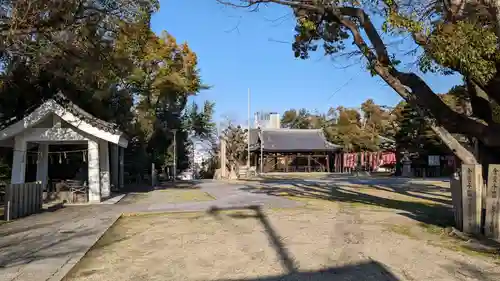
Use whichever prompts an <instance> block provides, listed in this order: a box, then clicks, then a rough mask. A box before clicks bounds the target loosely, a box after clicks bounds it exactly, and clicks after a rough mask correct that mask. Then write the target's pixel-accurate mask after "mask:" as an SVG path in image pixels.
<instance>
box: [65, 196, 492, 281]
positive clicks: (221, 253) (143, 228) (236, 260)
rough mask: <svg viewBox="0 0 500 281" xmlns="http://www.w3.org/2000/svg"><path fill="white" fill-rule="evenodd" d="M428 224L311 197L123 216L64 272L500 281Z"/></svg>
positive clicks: (119, 276) (88, 276) (488, 261)
mask: <svg viewBox="0 0 500 281" xmlns="http://www.w3.org/2000/svg"><path fill="white" fill-rule="evenodd" d="M433 230H434V231H429V229H426V228H425V227H422V226H421V223H420V222H418V221H416V220H415V219H414V218H412V217H411V216H402V215H401V214H400V213H399V212H396V211H394V209H391V208H388V207H387V206H385V207H382V208H380V207H374V206H370V205H362V206H360V205H358V204H350V203H345V202H344V203H339V202H328V201H325V200H313V199H308V201H307V205H306V206H304V207H300V208H294V209H260V208H255V209H251V208H250V209H242V210H230V211H220V212H219V211H214V212H199V213H183V214H180V213H177V214H156V215H139V216H129V217H123V218H121V219H120V220H119V221H118V222H117V224H116V225H115V226H114V227H112V228H111V229H110V230H109V231H108V232H107V233H106V234H105V235H104V236H103V237H102V238H101V240H100V241H99V242H98V243H97V244H96V245H95V246H94V247H93V249H92V250H91V251H90V252H89V253H88V254H87V255H86V257H84V259H83V260H82V261H81V262H80V263H79V264H78V265H77V266H76V267H75V268H74V269H73V270H72V272H70V274H69V275H68V276H67V277H66V278H65V280H68V281H69V280H72V281H77V280H78V281H86V280H120V281H126V280H134V281H135V280H144V281H145V280H148V281H149V280H151V281H154V280H158V281H160V280H162V281H164V280H176V281H177V280H200V281H201V280H243V279H244V280H256V281H257V280H261V281H277V280H339V281H343V280H356V281H358V280H409V281H413V280H446V281H448V280H449V281H452V280H484V281H493V280H500V267H499V266H498V264H497V262H498V260H497V259H496V258H494V257H489V256H487V255H480V254H477V255H476V254H473V253H470V252H468V251H463V250H461V248H459V247H456V245H457V243H456V241H455V240H454V239H452V238H449V237H446V236H445V235H443V234H442V233H439V231H435V229H434V228H433ZM454 246H455V247H454Z"/></svg>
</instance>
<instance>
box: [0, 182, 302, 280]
mask: <svg viewBox="0 0 500 281" xmlns="http://www.w3.org/2000/svg"><path fill="white" fill-rule="evenodd" d="M242 187H243V186H241V185H232V184H227V183H217V182H207V183H203V184H201V188H202V190H203V191H205V192H208V193H209V194H211V195H212V196H214V197H215V198H217V200H215V201H207V202H193V203H183V204H162V203H161V202H158V203H156V204H152V205H151V204H150V205H141V204H131V205H120V204H117V205H92V206H70V207H65V208H63V209H60V210H57V211H55V212H46V213H42V214H37V215H33V216H30V217H27V218H24V219H20V220H17V221H14V222H11V223H6V224H4V225H1V226H0V281H59V280H61V279H62V278H63V277H64V276H65V275H66V274H67V272H68V271H69V270H70V269H71V268H72V267H73V266H74V265H75V264H76V263H77V262H78V261H79V260H80V259H81V258H82V257H83V256H84V255H85V254H86V253H87V251H88V250H89V249H90V248H91V247H92V245H94V243H95V242H97V240H98V239H99V238H100V237H101V236H102V235H103V234H104V232H106V230H107V229H108V228H109V227H111V226H112V225H113V223H114V222H115V221H116V220H117V219H118V218H119V216H120V215H121V214H122V213H125V212H158V211H204V210H208V209H210V208H211V207H214V206H215V207H218V208H230V207H240V206H248V205H263V206H265V207H271V208H286V207H296V206H300V205H301V204H300V203H298V202H294V201H291V200H287V199H284V198H278V197H271V196H268V195H265V194H252V193H249V192H246V191H243V190H241V188H242Z"/></svg>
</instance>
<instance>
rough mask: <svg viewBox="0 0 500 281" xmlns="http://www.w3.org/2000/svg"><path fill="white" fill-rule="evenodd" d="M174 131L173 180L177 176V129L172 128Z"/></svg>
mask: <svg viewBox="0 0 500 281" xmlns="http://www.w3.org/2000/svg"><path fill="white" fill-rule="evenodd" d="M172 132H173V133H174V181H175V180H176V178H177V129H172Z"/></svg>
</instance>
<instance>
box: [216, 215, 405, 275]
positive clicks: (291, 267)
mask: <svg viewBox="0 0 500 281" xmlns="http://www.w3.org/2000/svg"><path fill="white" fill-rule="evenodd" d="M226 210H251V211H253V214H251V215H249V214H241V213H237V214H231V213H229V214H227V216H228V217H230V218H233V219H256V220H258V221H259V222H260V224H261V225H262V226H263V228H264V231H265V233H266V235H267V236H268V239H269V242H270V245H271V246H272V247H273V249H274V250H275V251H276V253H277V255H278V257H279V260H280V262H281V265H282V266H283V268H284V269H285V271H286V274H284V275H279V276H266V277H257V278H247V279H238V280H249V281H292V280H293V281H303V280H304V281H305V280H308V281H326V280H338V281H342V280H345V281H348V280H373V281H399V280H400V279H398V278H397V277H396V276H395V275H394V274H393V273H392V272H391V271H390V270H389V269H387V268H386V267H385V266H384V265H382V264H381V263H379V262H376V261H373V260H368V261H364V262H359V263H354V264H350V265H346V266H341V267H330V268H327V269H322V270H318V271H299V270H298V268H299V265H298V264H297V263H296V261H295V260H294V258H293V257H292V255H291V254H290V253H289V252H288V249H287V248H286V245H285V244H284V243H283V242H282V239H281V238H280V236H279V235H278V234H277V232H276V231H275V230H274V228H273V226H272V225H271V223H270V221H269V219H268V218H267V216H266V214H265V213H264V212H263V211H262V208H261V206H248V207H238V208H223V209H221V208H217V207H212V208H211V209H210V210H209V211H208V213H209V214H210V215H212V216H214V217H215V218H216V219H219V220H220V219H222V218H221V215H220V213H219V212H220V211H226ZM222 281H224V280H222ZM226 281H230V279H227V280H226Z"/></svg>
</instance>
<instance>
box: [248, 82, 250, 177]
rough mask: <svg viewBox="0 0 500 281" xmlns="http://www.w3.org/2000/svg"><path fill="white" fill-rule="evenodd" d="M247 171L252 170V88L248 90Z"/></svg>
mask: <svg viewBox="0 0 500 281" xmlns="http://www.w3.org/2000/svg"><path fill="white" fill-rule="evenodd" d="M247 150H248V156H247V169H248V171H249V170H250V88H248V131H247Z"/></svg>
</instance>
